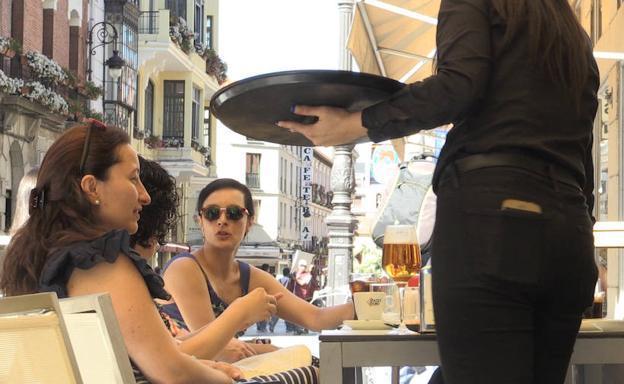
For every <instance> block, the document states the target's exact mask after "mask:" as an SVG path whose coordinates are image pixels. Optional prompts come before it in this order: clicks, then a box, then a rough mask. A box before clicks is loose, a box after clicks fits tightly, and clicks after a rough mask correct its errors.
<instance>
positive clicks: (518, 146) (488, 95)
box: [362, 0, 600, 212]
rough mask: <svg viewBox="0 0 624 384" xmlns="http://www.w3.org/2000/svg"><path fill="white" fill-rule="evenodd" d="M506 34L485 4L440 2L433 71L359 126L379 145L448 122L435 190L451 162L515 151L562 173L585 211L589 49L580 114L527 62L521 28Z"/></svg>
mask: <svg viewBox="0 0 624 384" xmlns="http://www.w3.org/2000/svg"><path fill="white" fill-rule="evenodd" d="M530 1H535V0H530ZM505 31H506V25H505V22H504V20H502V19H501V17H500V16H499V15H498V14H497V13H496V11H495V10H494V9H493V7H492V5H491V2H490V0H442V3H441V6H440V13H439V16H438V28H437V36H436V41H437V48H438V58H437V60H438V61H437V73H436V74H435V75H434V76H432V77H429V78H427V79H425V80H424V81H420V82H416V83H413V84H410V85H408V86H406V87H405V88H404V89H402V90H401V91H399V92H397V93H396V94H394V95H393V96H392V97H390V98H389V99H388V100H386V101H384V102H381V103H379V104H376V105H373V106H371V107H369V108H366V109H364V111H363V113H362V124H363V125H364V127H366V128H367V129H368V136H369V138H370V139H371V140H373V141H375V142H379V141H383V140H387V139H391V138H397V137H403V136H407V135H410V134H413V133H416V132H418V131H420V130H423V129H431V128H435V127H438V126H441V125H444V124H448V123H453V124H454V127H453V128H452V129H451V130H450V132H449V134H448V136H447V139H446V143H445V145H444V148H443V149H442V153H441V155H440V159H439V162H438V167H437V168H436V172H435V174H434V188H435V187H436V185H437V181H438V180H439V177H440V174H441V172H442V170H443V169H444V167H445V166H446V165H448V164H449V162H451V161H453V160H454V159H457V158H460V157H465V156H468V155H471V154H478V153H488V152H497V153H500V152H505V153H514V152H520V153H522V154H525V155H526V154H528V155H531V156H535V157H538V158H541V159H543V160H545V161H548V162H553V163H555V164H558V165H560V166H563V167H564V168H566V169H568V170H569V171H570V173H571V174H573V175H574V176H575V177H576V178H577V179H578V181H579V185H580V186H581V187H582V188H583V191H584V193H585V195H586V198H587V203H588V205H589V209H590V212H591V210H592V207H593V194H592V192H593V184H594V183H593V177H594V176H593V174H594V172H593V163H592V156H591V149H592V126H593V121H594V116H595V114H596V109H597V106H598V102H597V96H596V93H597V90H598V86H599V82H600V79H599V75H598V68H597V65H596V62H595V60H594V59H593V56H592V52H591V50H590V48H589V46H588V50H587V53H586V54H587V55H588V57H590V58H591V59H590V71H589V73H588V78H587V83H586V85H585V89H584V91H583V94H582V98H581V109H580V111H579V109H578V108H577V107H576V106H575V103H574V101H573V98H572V97H570V96H569V95H567V94H565V93H564V91H562V90H561V88H559V87H557V86H555V85H554V84H553V83H552V82H551V81H549V80H547V79H546V77H545V76H544V75H543V72H542V71H540V70H539V69H538V68H535V66H534V65H533V64H532V61H531V59H530V57H529V49H528V33H527V30H526V28H520V29H519V30H518V32H517V33H516V35H515V36H511V37H510V38H509V39H508V40H506V41H504V35H505Z"/></svg>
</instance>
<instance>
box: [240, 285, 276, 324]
mask: <svg viewBox="0 0 624 384" xmlns="http://www.w3.org/2000/svg"><path fill="white" fill-rule="evenodd" d="M281 297H282V294H281V293H278V294H276V295H269V294H268V293H267V292H266V290H265V289H264V288H262V287H260V288H256V289H254V290H253V291H251V292H249V293H248V294H246V295H245V296H243V297H239V298H238V299H236V300H234V301H233V302H232V304H231V305H230V306H231V307H232V306H233V307H234V308H237V309H240V311H241V313H242V314H243V315H244V320H243V321H244V324H243V327H241V329H246V328H248V327H249V326H251V325H252V324H255V323H257V322H259V321H263V320H267V319H269V318H270V317H271V316H273V315H274V314H275V313H276V312H277V300H279V299H280V298H281ZM228 309H229V308H228Z"/></svg>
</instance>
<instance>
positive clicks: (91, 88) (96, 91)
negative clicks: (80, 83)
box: [84, 80, 104, 100]
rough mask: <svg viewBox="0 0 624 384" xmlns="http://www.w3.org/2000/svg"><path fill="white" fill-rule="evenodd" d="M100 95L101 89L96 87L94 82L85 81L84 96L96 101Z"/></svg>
mask: <svg viewBox="0 0 624 384" xmlns="http://www.w3.org/2000/svg"><path fill="white" fill-rule="evenodd" d="M102 93H104V91H103V90H102V87H98V86H97V85H95V83H94V82H92V81H89V80H87V82H86V83H85V84H84V95H85V96H86V97H88V98H89V99H90V100H97V99H98V98H99V97H100V96H102Z"/></svg>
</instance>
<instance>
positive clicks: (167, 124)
mask: <svg viewBox="0 0 624 384" xmlns="http://www.w3.org/2000/svg"><path fill="white" fill-rule="evenodd" d="M163 120H164V124H163V139H164V138H168V137H175V138H178V139H182V138H183V137H184V80H181V81H178V80H165V97H164V108H163Z"/></svg>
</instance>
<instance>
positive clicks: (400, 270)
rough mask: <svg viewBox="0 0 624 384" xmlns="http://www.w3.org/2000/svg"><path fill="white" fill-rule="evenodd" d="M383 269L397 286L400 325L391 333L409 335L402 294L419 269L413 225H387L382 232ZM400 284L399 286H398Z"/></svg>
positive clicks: (417, 246) (416, 240) (417, 249)
mask: <svg viewBox="0 0 624 384" xmlns="http://www.w3.org/2000/svg"><path fill="white" fill-rule="evenodd" d="M382 265H383V269H384V270H385V271H386V273H387V274H388V276H390V277H391V278H392V279H393V280H394V281H395V282H396V283H397V284H398V285H397V288H396V289H397V290H398V294H399V296H398V297H399V305H400V312H401V315H400V319H401V324H400V325H399V328H398V329H397V330H396V331H395V332H394V331H393V332H392V333H397V334H408V333H411V332H412V331H410V330H409V329H407V327H406V325H405V319H404V314H403V307H404V305H403V304H404V303H403V301H404V293H405V290H404V289H403V288H405V286H406V283H407V281H408V280H409V279H410V278H411V277H413V276H416V275H418V273H419V272H420V268H421V256H420V246H419V245H418V235H417V234H416V227H415V226H414V225H388V226H387V227H386V230H385V231H384V243H383V256H382ZM399 283H400V286H399Z"/></svg>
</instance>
